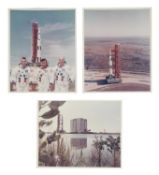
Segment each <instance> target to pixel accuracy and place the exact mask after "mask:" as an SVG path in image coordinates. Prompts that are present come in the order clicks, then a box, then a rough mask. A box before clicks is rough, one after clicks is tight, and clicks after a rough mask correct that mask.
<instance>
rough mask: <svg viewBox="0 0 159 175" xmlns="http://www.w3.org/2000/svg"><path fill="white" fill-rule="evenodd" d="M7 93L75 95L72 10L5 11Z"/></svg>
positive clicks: (74, 49) (73, 16) (73, 13)
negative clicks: (8, 23) (7, 67)
mask: <svg viewBox="0 0 159 175" xmlns="http://www.w3.org/2000/svg"><path fill="white" fill-rule="evenodd" d="M9 16H10V59H9V61H10V66H9V71H10V72H9V84H10V88H9V89H10V91H11V92H75V90H76V48H75V43H76V42H75V10H73V9H68V10H63V9H60V10H59V9H58V10H55V9H53V10H9Z"/></svg>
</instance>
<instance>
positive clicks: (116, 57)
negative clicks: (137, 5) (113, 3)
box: [84, 9, 151, 92]
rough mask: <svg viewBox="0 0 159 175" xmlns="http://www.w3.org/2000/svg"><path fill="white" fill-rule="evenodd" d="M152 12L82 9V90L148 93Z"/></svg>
mask: <svg viewBox="0 0 159 175" xmlns="http://www.w3.org/2000/svg"><path fill="white" fill-rule="evenodd" d="M150 41H151V9H102V10H100V9H97V10H84V91H91V92H92V91H96V92H106V91H150V89H151V82H150V77H151V74H150V73H151V72H150V63H151V54H150V51H151V42H150Z"/></svg>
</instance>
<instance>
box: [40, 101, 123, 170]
mask: <svg viewBox="0 0 159 175" xmlns="http://www.w3.org/2000/svg"><path fill="white" fill-rule="evenodd" d="M121 106H122V104H121V101H39V102H38V166H39V167H105V168H109V167H110V168H120V167H121V115H122V114H121V110H122V109H121Z"/></svg>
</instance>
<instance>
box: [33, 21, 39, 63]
mask: <svg viewBox="0 0 159 175" xmlns="http://www.w3.org/2000/svg"><path fill="white" fill-rule="evenodd" d="M40 59H41V37H40V28H39V26H38V23H37V22H33V23H32V63H35V64H39V62H40Z"/></svg>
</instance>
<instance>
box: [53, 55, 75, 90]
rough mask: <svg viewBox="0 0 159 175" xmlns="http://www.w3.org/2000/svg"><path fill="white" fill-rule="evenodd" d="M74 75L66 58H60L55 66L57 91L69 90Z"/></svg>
mask: <svg viewBox="0 0 159 175" xmlns="http://www.w3.org/2000/svg"><path fill="white" fill-rule="evenodd" d="M73 79H74V76H73V73H72V70H71V68H70V67H69V66H68V65H67V64H66V62H65V60H64V58H61V59H59V62H58V64H57V66H56V67H55V68H54V84H55V91H56V92H68V91H69V87H70V83H71V82H72V81H73Z"/></svg>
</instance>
